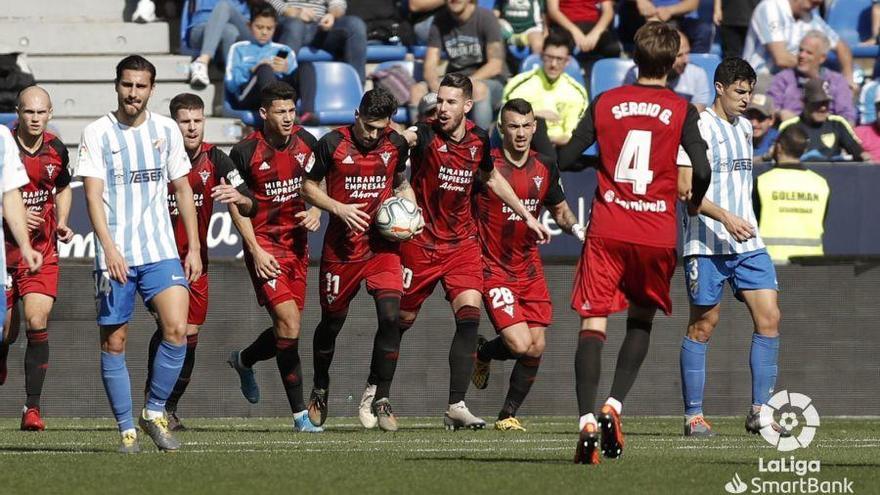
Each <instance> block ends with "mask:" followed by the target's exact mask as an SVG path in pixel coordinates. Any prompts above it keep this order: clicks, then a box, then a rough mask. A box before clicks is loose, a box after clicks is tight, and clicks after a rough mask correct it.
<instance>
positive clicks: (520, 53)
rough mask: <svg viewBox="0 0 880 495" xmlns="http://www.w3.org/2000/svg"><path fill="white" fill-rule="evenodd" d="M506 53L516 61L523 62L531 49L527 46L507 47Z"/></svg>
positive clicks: (530, 52)
mask: <svg viewBox="0 0 880 495" xmlns="http://www.w3.org/2000/svg"><path fill="white" fill-rule="evenodd" d="M507 53H509V54H510V55H511V56H512V57H513V58H515V59H517V60H525V58H526V57H528V56H529V55H531V54H532V49H531V48H529V47H528V46H516V45H507Z"/></svg>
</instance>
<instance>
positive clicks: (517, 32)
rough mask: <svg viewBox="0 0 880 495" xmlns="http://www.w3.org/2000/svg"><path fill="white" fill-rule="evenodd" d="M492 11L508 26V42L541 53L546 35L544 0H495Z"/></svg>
mask: <svg viewBox="0 0 880 495" xmlns="http://www.w3.org/2000/svg"><path fill="white" fill-rule="evenodd" d="M493 12H494V13H495V16H496V17H498V18H499V19H501V20H503V21H504V22H506V23H507V24H508V25H509V26H510V33H509V34H510V39H508V40H507V42H508V43H510V44H512V45H516V46H528V47H529V48H530V49H531V50H532V53H541V49H542V47H543V45H544V36H546V35H547V33H546V32H545V31H546V29H545V19H544V17H545V15H544V14H545V12H544V0H495V9H494V10H493ZM504 34H505V33H504V30H503V29H502V35H504Z"/></svg>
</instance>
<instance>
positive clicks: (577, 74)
mask: <svg viewBox="0 0 880 495" xmlns="http://www.w3.org/2000/svg"><path fill="white" fill-rule="evenodd" d="M540 65H542V62H541V54H539V53H533V54H531V55H529V56H528V57H526V58H525V60H523V61H522V64H521V65H520V66H519V71H520V72H526V71H529V70H532V69H534V68H535V67H538V66H540ZM565 73H566V74H568V75H569V76H571V77H573V78H574V80H575V81H577V82H578V83H579V84H580V85H581V86H584V87H586V86H587V85H586V82H585V81H584V75H583V73H581V66H580V64H578V62H577V60H575V58H574V57H571V56H569V57H568V64H566V65H565ZM590 95H591V96H592V93H590Z"/></svg>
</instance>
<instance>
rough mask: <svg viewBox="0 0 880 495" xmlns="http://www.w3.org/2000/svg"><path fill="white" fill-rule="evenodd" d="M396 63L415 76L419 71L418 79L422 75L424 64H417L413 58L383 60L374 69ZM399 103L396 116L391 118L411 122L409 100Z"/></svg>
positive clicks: (386, 67)
mask: <svg viewBox="0 0 880 495" xmlns="http://www.w3.org/2000/svg"><path fill="white" fill-rule="evenodd" d="M396 65H397V66H400V67H403V68H404V69H406V71H407V72H409V74H410V75H411V76H413V77H415V74H416V73H417V72H418V73H419V77H416V78H415V79H416V80H417V81H418V80H419V78H420V77H421V70H422V64H421V63H418V64H417V63H416V62H414V61H412V60H390V61H388V62H382V63H381V64H378V65H377V66H376V68H375V69H373V71H374V72H375V71H377V70H387V69H390V68H391V67H394V66H396ZM399 103H400V106H399V107H397V113H395V114H394V117H392V118H391V119H392V120H393V121H395V122H399V123H406V122H409V111H408V109H407V105H408V103H409V102H406V101H401V102H399Z"/></svg>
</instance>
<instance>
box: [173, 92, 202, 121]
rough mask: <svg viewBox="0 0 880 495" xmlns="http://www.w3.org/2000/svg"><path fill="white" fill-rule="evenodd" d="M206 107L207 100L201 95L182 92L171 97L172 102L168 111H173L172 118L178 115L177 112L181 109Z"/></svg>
mask: <svg viewBox="0 0 880 495" xmlns="http://www.w3.org/2000/svg"><path fill="white" fill-rule="evenodd" d="M204 109H205V102H204V101H202V98H201V97H200V96H199V95H195V94H192V93H180V94H179V95H177V96H175V97H174V98H171V103H169V104H168V111H169V112H171V118H172V119H173V118H175V117H177V112H178V111H180V110H204Z"/></svg>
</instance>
